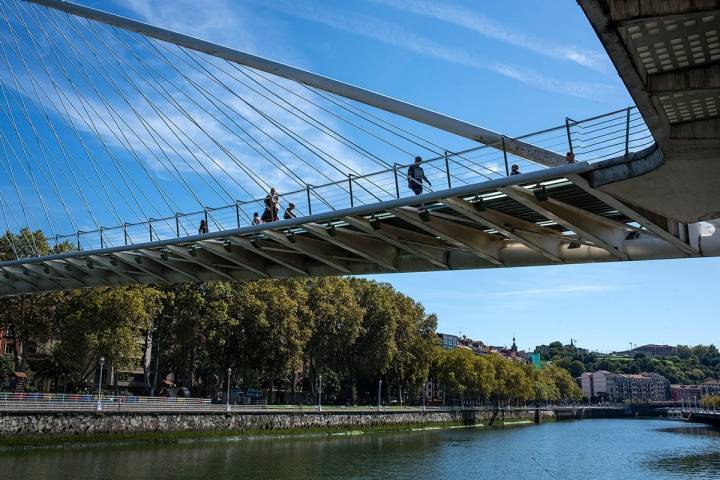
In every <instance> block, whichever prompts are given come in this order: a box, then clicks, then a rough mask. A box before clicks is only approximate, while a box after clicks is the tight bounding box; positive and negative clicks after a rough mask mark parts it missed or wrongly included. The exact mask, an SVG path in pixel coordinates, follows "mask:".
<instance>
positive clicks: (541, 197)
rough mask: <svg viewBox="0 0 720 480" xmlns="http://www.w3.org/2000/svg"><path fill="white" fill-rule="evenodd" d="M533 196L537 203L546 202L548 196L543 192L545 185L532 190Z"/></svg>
mask: <svg viewBox="0 0 720 480" xmlns="http://www.w3.org/2000/svg"><path fill="white" fill-rule="evenodd" d="M533 195H535V198H536V199H537V200H538V201H539V202H546V201H547V200H548V198H549V197H548V194H547V190H545V185H540V186H537V187H535V188H533Z"/></svg>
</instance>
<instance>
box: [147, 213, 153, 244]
mask: <svg viewBox="0 0 720 480" xmlns="http://www.w3.org/2000/svg"><path fill="white" fill-rule="evenodd" d="M148 229H149V230H150V241H151V242H152V241H153V231H152V218H148Z"/></svg>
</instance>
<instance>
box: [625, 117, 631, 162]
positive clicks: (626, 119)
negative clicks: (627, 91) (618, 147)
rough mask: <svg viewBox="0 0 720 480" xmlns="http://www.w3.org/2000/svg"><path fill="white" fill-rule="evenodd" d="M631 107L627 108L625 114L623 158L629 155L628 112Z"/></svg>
mask: <svg viewBox="0 0 720 480" xmlns="http://www.w3.org/2000/svg"><path fill="white" fill-rule="evenodd" d="M631 109H632V107H628V108H627V113H626V114H625V156H626V157H627V156H628V155H629V154H630V110H631Z"/></svg>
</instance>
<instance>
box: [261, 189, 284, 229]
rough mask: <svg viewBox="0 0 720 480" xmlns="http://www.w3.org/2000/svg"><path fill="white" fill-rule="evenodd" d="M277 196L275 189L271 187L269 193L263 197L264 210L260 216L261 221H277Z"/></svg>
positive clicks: (278, 201)
mask: <svg viewBox="0 0 720 480" xmlns="http://www.w3.org/2000/svg"><path fill="white" fill-rule="evenodd" d="M279 197H280V195H278V193H277V190H275V189H274V188H271V189H270V193H269V194H268V196H267V197H265V211H264V212H263V216H262V221H263V222H277V221H278V220H279V218H278V213H279V207H278V205H279V203H280V199H279Z"/></svg>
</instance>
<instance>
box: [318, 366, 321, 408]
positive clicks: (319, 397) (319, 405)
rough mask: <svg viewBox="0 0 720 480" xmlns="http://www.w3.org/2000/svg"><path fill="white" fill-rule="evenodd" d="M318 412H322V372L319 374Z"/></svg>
mask: <svg viewBox="0 0 720 480" xmlns="http://www.w3.org/2000/svg"><path fill="white" fill-rule="evenodd" d="M318 412H322V374H318Z"/></svg>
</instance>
